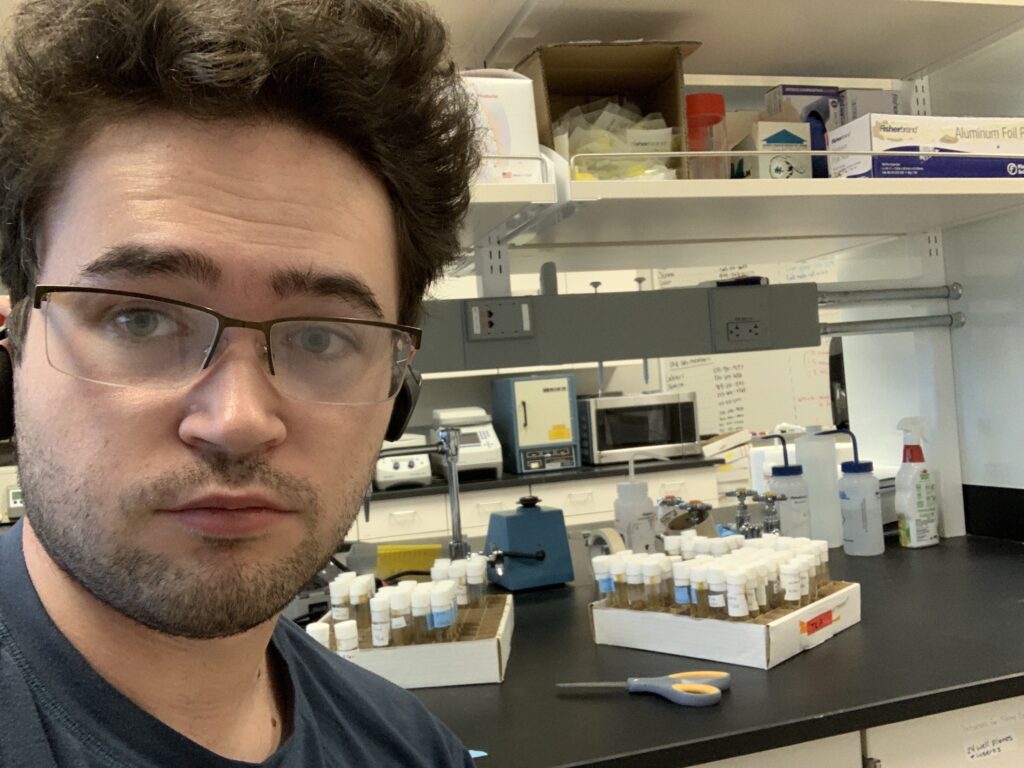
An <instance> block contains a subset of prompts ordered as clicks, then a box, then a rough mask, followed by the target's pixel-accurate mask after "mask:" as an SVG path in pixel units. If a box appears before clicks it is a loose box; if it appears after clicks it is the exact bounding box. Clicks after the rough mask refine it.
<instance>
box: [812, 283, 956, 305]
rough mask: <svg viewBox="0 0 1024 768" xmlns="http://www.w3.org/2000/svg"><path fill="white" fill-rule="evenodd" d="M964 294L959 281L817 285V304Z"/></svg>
mask: <svg viewBox="0 0 1024 768" xmlns="http://www.w3.org/2000/svg"><path fill="white" fill-rule="evenodd" d="M963 295H964V288H963V286H962V285H960V283H953V284H951V285H937V286H934V287H926V288H878V289H871V290H844V289H843V288H831V287H828V286H820V285H819V286H818V306H822V307H831V306H837V305H840V304H867V303H871V302H880V301H913V300H916V299H951V300H954V301H955V300H957V299H959V298H960V297H962V296H963Z"/></svg>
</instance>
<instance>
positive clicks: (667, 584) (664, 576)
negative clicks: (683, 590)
mask: <svg viewBox="0 0 1024 768" xmlns="http://www.w3.org/2000/svg"><path fill="white" fill-rule="evenodd" d="M658 565H660V566H661V603H660V605H659V607H658V610H660V611H667V610H668V609H669V608H670V607H671V606H672V559H671V558H669V557H665V556H664V555H661V556H659V557H658Z"/></svg>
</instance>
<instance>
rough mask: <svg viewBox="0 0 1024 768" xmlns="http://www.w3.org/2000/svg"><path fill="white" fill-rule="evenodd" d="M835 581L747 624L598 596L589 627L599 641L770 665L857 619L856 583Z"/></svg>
mask: <svg viewBox="0 0 1024 768" xmlns="http://www.w3.org/2000/svg"><path fill="white" fill-rule="evenodd" d="M835 586H836V591H834V592H832V593H831V594H829V595H827V596H826V597H823V598H820V599H819V600H817V601H815V602H814V603H812V604H811V605H808V606H806V607H804V608H798V609H797V610H795V611H791V612H789V613H785V614H783V615H781V616H780V617H779V618H775V619H772V615H773V614H766V615H765V616H763V617H760V618H759V619H758V620H757V621H756V622H751V623H741V622H732V621H718V620H716V619H691V618H689V617H688V616H673V615H672V614H669V613H657V612H655V611H630V610H627V609H623V608H609V607H608V606H607V604H606V603H605V601H603V600H602V601H600V602H598V603H593V604H591V606H590V620H591V630H592V633H593V637H594V642H595V643H597V644H599V645H618V646H622V647H625V648H636V649H639V650H641V651H654V652H655V653H668V654H672V655H674V656H691V657H693V658H697V659H707V660H709V661H720V662H723V663H725V664H739V665H741V666H744V667H757V668H759V669H771V668H772V667H774V666H777V665H779V664H781V663H782V662H784V661H785V660H786V659H791V658H793V657H794V656H796V655H797V654H799V653H802V652H804V651H806V650H808V649H810V648H814V647H815V646H818V645H821V644H822V643H824V642H825V641H827V640H829V639H831V638H832V637H833V636H834V635H835V634H836V633H837V632H842V631H843V630H844V629H847V628H849V627H852V626H853V625H854V624H856V623H858V622H859V621H860V585H859V584H854V583H850V582H836V584H835ZM773 613H776V612H773Z"/></svg>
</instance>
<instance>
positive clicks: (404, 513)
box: [388, 509, 416, 522]
mask: <svg viewBox="0 0 1024 768" xmlns="http://www.w3.org/2000/svg"><path fill="white" fill-rule="evenodd" d="M415 516H416V510H415V509H401V510H396V511H394V512H388V517H392V518H394V519H395V520H398V521H399V522H401V521H403V520H411V519H412V518H413V517H415Z"/></svg>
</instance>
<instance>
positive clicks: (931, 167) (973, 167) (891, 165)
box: [828, 114, 1024, 178]
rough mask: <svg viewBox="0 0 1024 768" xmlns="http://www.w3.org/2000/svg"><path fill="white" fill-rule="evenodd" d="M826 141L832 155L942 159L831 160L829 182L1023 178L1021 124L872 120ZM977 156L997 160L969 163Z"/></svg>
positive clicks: (838, 157)
mask: <svg viewBox="0 0 1024 768" xmlns="http://www.w3.org/2000/svg"><path fill="white" fill-rule="evenodd" d="M828 138H829V150H831V151H832V152H842V151H843V150H853V151H858V152H877V153H885V152H939V153H942V156H941V157H935V156H932V157H928V156H913V155H912V156H909V157H884V156H879V155H874V156H872V155H832V156H830V157H829V175H830V176H833V177H837V176H848V177H903V178H908V177H917V178H950V177H1011V176H1024V118H1017V117H933V116H928V117H921V116H913V115H879V114H870V115H864V116H863V117H861V118H858V119H857V120H854V121H853V122H851V123H848V124H847V125H844V126H842V127H841V128H836V129H835V130H833V131H830V132H829V134H828ZM978 153H980V154H988V155H999V157H972V154H978ZM1015 155H1016V156H1017V157H1014V156H1015Z"/></svg>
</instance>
